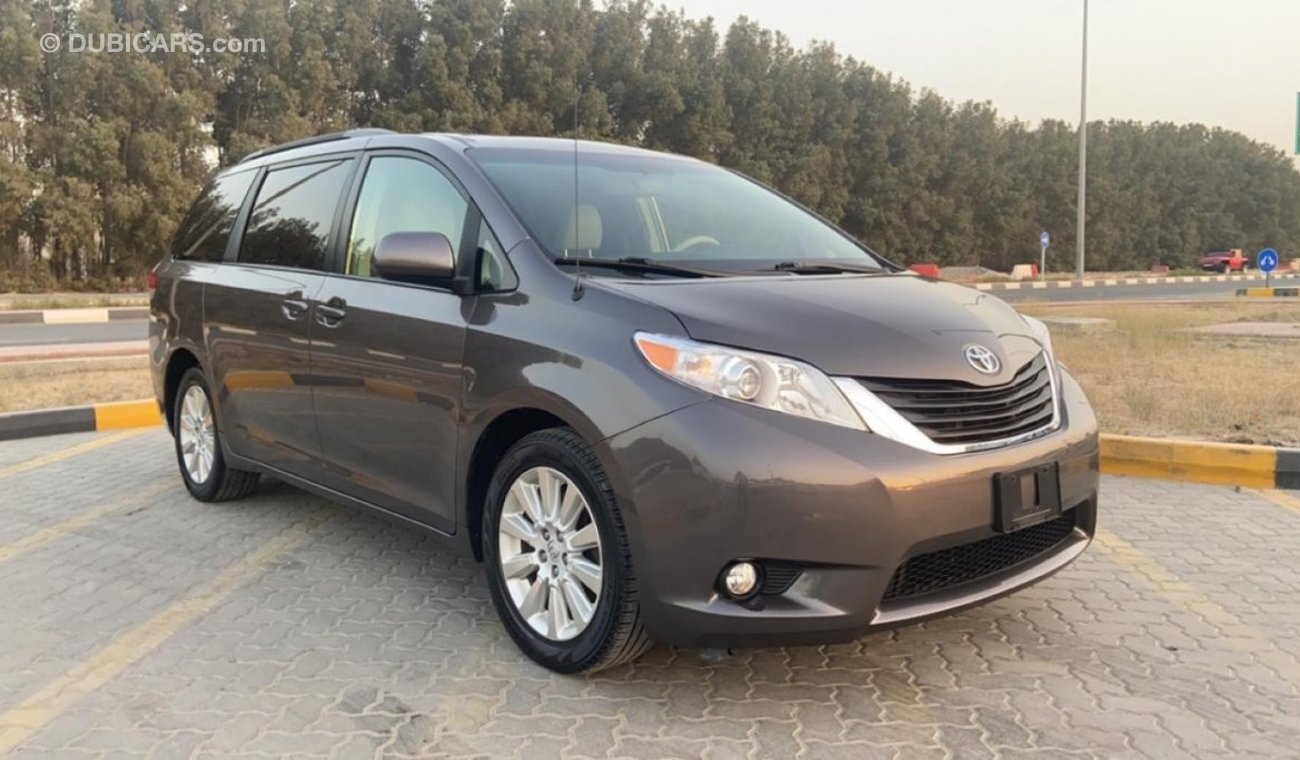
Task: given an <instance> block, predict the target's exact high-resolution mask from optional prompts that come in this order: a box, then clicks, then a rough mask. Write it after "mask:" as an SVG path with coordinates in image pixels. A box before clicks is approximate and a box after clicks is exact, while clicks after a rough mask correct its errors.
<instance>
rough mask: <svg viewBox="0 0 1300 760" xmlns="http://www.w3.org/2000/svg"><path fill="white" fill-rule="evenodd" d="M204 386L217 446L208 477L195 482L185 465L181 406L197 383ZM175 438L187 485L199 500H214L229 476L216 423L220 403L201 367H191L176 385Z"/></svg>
mask: <svg viewBox="0 0 1300 760" xmlns="http://www.w3.org/2000/svg"><path fill="white" fill-rule="evenodd" d="M196 385H197V386H199V387H200V388H202V389H203V393H204V395H206V396H207V397H208V408H209V409H211V410H212V430H213V436H214V442H215V443H216V448H215V450H214V451H213V453H212V471H211V472H209V473H208V479H207V480H206V481H204V482H202V483H196V482H194V480H193V479H192V478H191V477H190V474H189V472H188V471H187V470H186V469H185V457H184V455H183V454H182V453H181V406H182V405H183V404H184V403H185V394H186V393H187V392H189V389H190V388H192V387H194V386H196ZM172 428H173V430H172V442H173V444H174V446H175V448H176V465H177V467H179V468H180V471H181V479H182V480H184V481H185V488H186V490H188V491H189V492H190V494H192V495H193V496H194V498H196V499H199V500H200V501H212V500H213V499H215V498H216V496H217V492H218V491H220V490H221V484H222V482H223V481H224V480H225V477H226V459H225V457H224V456H222V454H221V429H220V427H219V426H218V425H217V406H216V404H215V403H213V401H212V391H211V390H209V389H208V381H207V378H206V377H204V376H203V370H201V369H199V368H198V367H192V368H191V369H189V370H188V371H186V373H185V374H184V375H182V376H181V381H180V383H179V384H178V385H177V386H176V398H175V400H174V406H173V407H172Z"/></svg>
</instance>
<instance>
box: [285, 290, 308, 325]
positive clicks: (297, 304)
mask: <svg viewBox="0 0 1300 760" xmlns="http://www.w3.org/2000/svg"><path fill="white" fill-rule="evenodd" d="M307 308H308V303H307V302H306V301H304V300H302V293H301V292H298V293H290V294H289V297H288V298H286V299H284V300H283V301H281V302H280V311H281V312H282V313H283V314H284V318H285V319H288V320H290V321H293V322H296V321H298V320H300V319H302V317H303V315H304V314H306V313H307Z"/></svg>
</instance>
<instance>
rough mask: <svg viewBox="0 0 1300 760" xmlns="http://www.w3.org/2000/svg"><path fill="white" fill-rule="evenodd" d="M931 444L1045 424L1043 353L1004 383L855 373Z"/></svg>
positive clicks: (1048, 408)
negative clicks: (981, 385) (869, 375)
mask: <svg viewBox="0 0 1300 760" xmlns="http://www.w3.org/2000/svg"><path fill="white" fill-rule="evenodd" d="M858 382H860V383H862V385H863V386H864V387H865V388H866V389H867V390H869V391H871V392H872V393H874V394H876V395H877V396H878V397H880V399H881V400H882V401H884V402H885V403H887V404H889V405H890V406H892V407H893V408H894V411H896V412H898V413H899V414H901V415H902V416H903V417H904V418H905V419H906V420H907V421H908V422H910V423H912V424H913V425H915V426H916V427H917V429H919V430H920V431H921V432H923V433H925V434H926V435H927V436H929V438H930V440H932V441H934V442H935V443H943V444H956V445H961V444H970V443H987V442H990V441H999V440H1004V439H1007V438H1014V437H1015V436H1018V435H1023V434H1025V433H1032V432H1034V431H1036V430H1040V429H1042V428H1045V427H1047V426H1048V425H1050V424H1051V422H1052V418H1053V417H1054V416H1055V414H1056V407H1055V399H1054V398H1052V375H1051V372H1049V371H1048V367H1047V354H1046V353H1040V354H1039V355H1038V356H1036V357H1034V359H1033V360H1032V361H1030V362H1029V363H1027V364H1025V366H1023V367H1021V368H1020V369H1019V370H1018V371H1017V372H1016V374H1015V376H1014V377H1013V378H1012V379H1011V381H1010V382H1008V383H1006V384H1004V385H995V386H992V387H980V386H977V385H971V384H970V383H963V382H959V381H948V380H895V379H886V378H859V379H858Z"/></svg>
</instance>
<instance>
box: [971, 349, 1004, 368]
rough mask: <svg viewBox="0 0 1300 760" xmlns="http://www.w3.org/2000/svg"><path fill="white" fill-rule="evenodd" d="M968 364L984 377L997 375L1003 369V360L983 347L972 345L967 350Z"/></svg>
mask: <svg viewBox="0 0 1300 760" xmlns="http://www.w3.org/2000/svg"><path fill="white" fill-rule="evenodd" d="M965 354H966V363H967V364H969V365H970V366H971V367H972V368H973V369H974V370H975V371H976V372H979V373H980V374H983V375H996V374H997V372H998V370H1000V369H1002V360H1001V359H998V355H997V354H995V353H993V352H992V351H990V350H988V349H987V348H985V347H983V346H976V345H970V346H967V347H966V348H965Z"/></svg>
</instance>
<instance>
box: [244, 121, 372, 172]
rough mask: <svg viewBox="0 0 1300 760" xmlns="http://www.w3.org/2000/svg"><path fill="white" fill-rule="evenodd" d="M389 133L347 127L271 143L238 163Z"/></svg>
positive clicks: (370, 128)
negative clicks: (314, 146)
mask: <svg viewBox="0 0 1300 760" xmlns="http://www.w3.org/2000/svg"><path fill="white" fill-rule="evenodd" d="M391 134H395V133H394V132H393V130H391V129H380V128H378V127H367V128H365V129H349V130H347V131H346V132H331V133H329V134H327V135H316V136H315V137H304V138H302V139H301V140H290V141H289V142H287V143H280V144H279V145H272V146H271V147H269V148H262V149H261V150H255V151H253V152H252V153H249V154H248V155H247V156H244V157H243V158H241V159H239V163H241V164H242V163H244V162H245V161H251V160H253V159H254V158H261V157H262V156H269V155H271V154H272V153H279V152H281V151H285V150H293V149H294V148H305V147H307V146H308V145H316V144H318V143H325V142H330V141H332V140H346V139H348V138H350V137H373V136H374V135H391Z"/></svg>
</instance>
